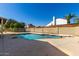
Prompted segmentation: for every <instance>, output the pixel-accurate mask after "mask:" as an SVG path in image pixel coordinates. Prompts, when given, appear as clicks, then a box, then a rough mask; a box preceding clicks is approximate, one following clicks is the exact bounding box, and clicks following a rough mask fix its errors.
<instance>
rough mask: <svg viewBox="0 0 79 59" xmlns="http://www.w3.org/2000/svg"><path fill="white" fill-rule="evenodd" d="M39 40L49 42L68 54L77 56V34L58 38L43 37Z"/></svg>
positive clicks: (78, 43)
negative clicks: (43, 38)
mask: <svg viewBox="0 0 79 59" xmlns="http://www.w3.org/2000/svg"><path fill="white" fill-rule="evenodd" d="M41 41H46V42H49V43H50V44H51V45H53V46H55V47H56V48H58V49H59V50H61V51H63V52H64V53H66V54H68V55H69V56H79V37H77V36H74V37H64V38H60V39H45V40H41Z"/></svg>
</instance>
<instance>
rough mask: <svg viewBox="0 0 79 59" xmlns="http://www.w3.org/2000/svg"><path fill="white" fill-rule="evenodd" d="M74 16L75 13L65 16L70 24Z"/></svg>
mask: <svg viewBox="0 0 79 59" xmlns="http://www.w3.org/2000/svg"><path fill="white" fill-rule="evenodd" d="M73 17H75V15H74V14H71V13H70V14H68V15H67V16H65V18H66V19H67V24H70V19H72V18H73Z"/></svg>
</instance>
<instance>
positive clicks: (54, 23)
mask: <svg viewBox="0 0 79 59" xmlns="http://www.w3.org/2000/svg"><path fill="white" fill-rule="evenodd" d="M53 21H54V24H53V25H56V19H55V16H53Z"/></svg>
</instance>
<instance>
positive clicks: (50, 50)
mask: <svg viewBox="0 0 79 59" xmlns="http://www.w3.org/2000/svg"><path fill="white" fill-rule="evenodd" d="M11 36H12V35H10V34H6V35H5V38H4V47H5V52H7V53H6V54H7V55H25V56H47V55H48V56H67V55H69V56H79V37H78V36H70V37H64V38H59V39H40V40H39V41H37V40H32V41H29V40H24V39H20V38H12V37H11ZM1 43H2V42H1V39H0V51H1V50H2V49H1V47H2V46H1Z"/></svg>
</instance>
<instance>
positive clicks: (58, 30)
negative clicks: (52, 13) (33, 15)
mask: <svg viewBox="0 0 79 59" xmlns="http://www.w3.org/2000/svg"><path fill="white" fill-rule="evenodd" d="M26 31H29V32H35V33H47V34H68V35H79V26H76V27H48V28H47V27H42V28H27V29H26Z"/></svg>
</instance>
